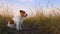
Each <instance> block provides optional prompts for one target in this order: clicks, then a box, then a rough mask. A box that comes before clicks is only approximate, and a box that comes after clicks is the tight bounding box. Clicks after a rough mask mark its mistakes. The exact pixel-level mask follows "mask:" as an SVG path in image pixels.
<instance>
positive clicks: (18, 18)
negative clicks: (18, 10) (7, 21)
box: [13, 16, 23, 22]
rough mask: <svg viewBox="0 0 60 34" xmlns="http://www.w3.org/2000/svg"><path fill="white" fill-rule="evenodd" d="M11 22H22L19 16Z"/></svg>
mask: <svg viewBox="0 0 60 34" xmlns="http://www.w3.org/2000/svg"><path fill="white" fill-rule="evenodd" d="M13 20H14V21H15V22H23V18H22V17H21V16H17V17H14V18H13Z"/></svg>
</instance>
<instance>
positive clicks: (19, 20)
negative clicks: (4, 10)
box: [7, 10, 28, 31]
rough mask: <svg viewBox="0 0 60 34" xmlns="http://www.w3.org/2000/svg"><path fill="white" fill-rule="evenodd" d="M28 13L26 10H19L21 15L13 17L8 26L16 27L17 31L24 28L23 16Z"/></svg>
mask: <svg viewBox="0 0 60 34" xmlns="http://www.w3.org/2000/svg"><path fill="white" fill-rule="evenodd" d="M27 15H28V14H26V12H25V11H24V10H20V11H19V15H17V16H15V17H13V18H12V19H10V20H9V21H8V24H7V26H8V27H10V28H16V30H17V31H19V30H22V28H21V25H22V23H23V17H26V16H27Z"/></svg>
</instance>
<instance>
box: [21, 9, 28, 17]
mask: <svg viewBox="0 0 60 34" xmlns="http://www.w3.org/2000/svg"><path fill="white" fill-rule="evenodd" d="M20 15H21V16H22V17H27V15H28V14H27V13H26V12H25V11H24V10H20Z"/></svg>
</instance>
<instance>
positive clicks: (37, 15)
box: [0, 0, 60, 34]
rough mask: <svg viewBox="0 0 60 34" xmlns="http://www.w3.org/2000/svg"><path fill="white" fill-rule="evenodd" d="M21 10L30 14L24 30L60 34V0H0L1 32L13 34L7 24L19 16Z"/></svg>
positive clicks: (25, 20) (26, 19) (44, 33)
mask: <svg viewBox="0 0 60 34" xmlns="http://www.w3.org/2000/svg"><path fill="white" fill-rule="evenodd" d="M19 10H25V11H26V13H28V16H27V17H26V18H25V19H24V22H23V25H22V27H23V29H25V30H26V29H27V30H33V31H39V34H60V0H0V32H2V33H3V32H4V34H5V33H7V32H10V33H11V31H12V30H10V29H9V28H7V26H6V25H7V22H8V21H9V20H10V19H12V18H13V17H14V16H16V15H18V14H19ZM33 31H32V32H33ZM33 33H34V32H33ZM26 34H27V33H26Z"/></svg>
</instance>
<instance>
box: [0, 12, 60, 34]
mask: <svg viewBox="0 0 60 34" xmlns="http://www.w3.org/2000/svg"><path fill="white" fill-rule="evenodd" d="M9 19H11V18H10V17H3V16H0V32H1V28H2V29H5V30H6V29H8V28H7V27H6V25H7V22H8V20H9ZM23 26H27V28H31V29H32V30H36V31H37V30H38V31H40V33H41V34H60V16H57V15H55V16H52V15H51V14H50V15H49V16H44V15H43V13H40V14H39V15H38V14H37V15H36V16H33V17H28V18H26V19H24V23H23Z"/></svg>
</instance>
